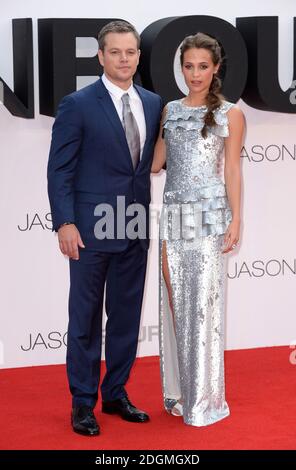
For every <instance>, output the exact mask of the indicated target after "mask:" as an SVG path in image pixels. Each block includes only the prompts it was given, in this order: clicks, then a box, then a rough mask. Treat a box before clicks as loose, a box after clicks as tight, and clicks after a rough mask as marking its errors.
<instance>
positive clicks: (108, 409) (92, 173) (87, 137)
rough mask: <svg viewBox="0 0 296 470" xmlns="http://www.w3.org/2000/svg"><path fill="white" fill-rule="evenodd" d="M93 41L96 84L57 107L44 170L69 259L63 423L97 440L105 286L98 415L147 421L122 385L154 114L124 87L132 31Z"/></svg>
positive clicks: (133, 332) (132, 328) (122, 26)
mask: <svg viewBox="0 0 296 470" xmlns="http://www.w3.org/2000/svg"><path fill="white" fill-rule="evenodd" d="M98 40H99V53H98V56H99V61H100V63H101V65H102V66H103V67H104V74H103V76H102V77H101V79H100V80H98V81H97V82H95V83H94V84H92V85H90V86H87V87H85V88H83V89H81V90H79V91H77V92H74V93H72V94H70V95H69V96H66V97H65V98H63V100H62V101H61V103H60V106H59V108H58V112H57V116H56V120H55V123H54V126H53V131H52V142H51V148H50V155H49V163H48V192H49V199H50V205H51V210H52V220H53V228H54V230H55V231H57V232H58V240H59V246H60V250H61V252H62V253H63V254H64V255H67V256H68V257H69V259H70V295H69V325H68V346H67V374H68V380H69V386H70V390H71V394H72V414H71V422H72V427H73V430H74V431H75V432H78V433H80V434H85V435H97V434H99V432H100V430H99V425H98V423H97V420H96V417H95V415H94V412H93V409H94V407H95V405H96V402H97V399H98V384H99V380H100V364H101V345H102V307H103V296H104V289H105V286H106V314H107V324H106V340H105V356H106V368H107V372H106V375H105V377H104V379H103V382H102V385H101V395H102V411H103V412H104V413H109V414H118V415H120V416H121V418H123V419H125V420H127V421H132V422H139V423H143V422H146V421H148V420H149V417H148V415H147V414H146V413H145V412H143V411H141V410H139V409H137V408H136V407H135V406H134V405H133V404H132V403H131V401H130V400H129V398H128V395H127V392H126V390H125V384H126V382H127V380H128V377H129V373H130V370H131V367H132V365H133V362H134V360H135V357H136V350H137V343H138V333H139V324H140V314H141V307H142V299H143V291H144V281H145V273H146V263H147V251H148V247H149V203H150V169H151V163H152V156H153V148H154V144H155V140H156V137H157V133H158V128H159V121H160V115H161V108H162V105H161V98H160V97H159V96H158V95H156V94H154V93H151V92H150V91H148V90H145V89H143V88H141V87H139V86H137V85H134V84H133V82H132V78H133V75H134V74H135V72H136V69H137V65H138V62H139V56H140V50H139V45H140V37H139V34H138V33H137V31H136V30H135V28H134V27H133V26H132V25H131V24H130V23H127V22H125V21H113V22H111V23H109V24H107V25H106V26H105V27H104V28H103V29H102V30H101V31H100V33H99V38H98ZM119 200H120V204H119V205H120V207H119V205H118V201H119ZM122 201H124V202H122ZM137 205H138V206H137ZM139 206H140V207H141V208H142V209H143V210H144V214H145V215H144V217H143V210H142V212H141V211H140V212H141V214H142V216H141V217H140V218H138V219H136V220H137V223H136V224H134V223H132V227H133V228H134V231H133V230H127V228H128V226H129V223H130V222H133V219H132V214H133V213H134V214H135V213H136V212H135V207H139ZM106 207H107V208H111V211H108V210H107V209H106ZM123 209H124V211H125V212H124V218H123V216H122V213H123ZM110 214H111V215H110ZM112 214H113V215H114V217H113V220H111V219H112ZM127 214H128V215H127ZM107 215H108V217H107ZM101 222H103V223H102V224H101V225H98V224H100V223H101ZM109 223H110V224H112V223H114V227H113V229H112V227H111V230H109V229H108V230H107V229H106V230H105V234H107V235H106V236H105V237H104V236H102V228H103V227H104V226H105V228H106V226H107V225H108V224H109ZM135 230H136V232H137V233H138V236H137V233H136V236H134V233H135ZM113 232H114V236H113ZM110 233H111V235H112V236H110ZM131 233H132V234H131ZM143 233H144V236H143ZM130 234H131V235H130ZM140 234H141V236H140Z"/></svg>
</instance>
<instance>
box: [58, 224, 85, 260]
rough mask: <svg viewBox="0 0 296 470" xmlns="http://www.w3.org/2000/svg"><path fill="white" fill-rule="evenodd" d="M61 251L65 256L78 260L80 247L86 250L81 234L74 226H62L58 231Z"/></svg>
mask: <svg viewBox="0 0 296 470" xmlns="http://www.w3.org/2000/svg"><path fill="white" fill-rule="evenodd" d="M58 238H59V245H60V250H61V252H62V253H63V255H66V256H69V258H72V259H75V260H78V259H79V252H78V247H80V248H85V245H84V244H83V241H82V240H81V237H80V233H79V232H78V230H77V228H76V226H75V225H74V224H69V225H62V227H60V228H59V230H58Z"/></svg>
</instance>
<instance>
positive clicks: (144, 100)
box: [134, 85, 152, 169]
mask: <svg viewBox="0 0 296 470" xmlns="http://www.w3.org/2000/svg"><path fill="white" fill-rule="evenodd" d="M134 87H135V88H136V90H137V92H138V93H139V96H140V98H141V101H142V104H143V110H144V116H145V121H146V139H145V144H144V148H143V153H142V158H141V161H140V163H139V165H138V168H139V167H140V166H141V164H142V163H143V162H144V160H145V157H146V153H147V145H148V141H149V138H150V134H151V130H152V119H151V107H150V100H148V99H147V95H146V93H145V90H143V88H141V87H139V86H138V85H134ZM138 168H137V169H138Z"/></svg>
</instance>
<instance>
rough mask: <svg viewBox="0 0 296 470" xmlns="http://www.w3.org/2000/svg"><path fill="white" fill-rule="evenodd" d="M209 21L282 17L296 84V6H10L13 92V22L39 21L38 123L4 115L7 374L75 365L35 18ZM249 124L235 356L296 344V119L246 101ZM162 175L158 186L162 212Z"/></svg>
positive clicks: (147, 351)
mask: <svg viewBox="0 0 296 470" xmlns="http://www.w3.org/2000/svg"><path fill="white" fill-rule="evenodd" d="M199 14H206V15H212V16H217V17H220V18H223V19H224V20H226V21H228V22H230V23H232V24H233V25H235V18H236V17H239V16H260V15H262V16H271V15H275V16H279V51H280V55H279V80H280V84H281V86H282V87H283V89H286V88H288V87H289V86H290V84H291V81H292V79H293V76H292V69H293V16H295V14H296V8H295V4H294V0H285V1H284V2H281V3H279V2H278V1H277V0H270V1H269V2H261V3H258V1H257V0H249V1H248V2H247V3H246V2H237V1H234V0H233V1H231V2H220V1H219V0H209V1H207V2H204V3H203V4H201V3H199V4H198V6H197V3H196V1H194V0H187V2H186V3H183V4H181V2H179V1H170V2H157V1H156V0H151V1H150V2H138V3H136V4H135V2H134V0H125V2H121V1H120V0H111V1H110V2H106V3H102V2H100V3H99V2H96V1H95V0H84V2H83V3H81V4H73V2H72V1H70V0H67V1H64V2H60V0H51V2H48V3H45V2H39V1H38V0H27V1H26V2H23V1H22V0H11V1H10V2H6V1H3V0H1V18H0V43H1V54H0V76H1V77H2V78H3V79H4V80H5V81H6V82H7V83H8V85H9V86H10V87H11V88H12V86H13V75H12V71H13V65H12V64H13V58H12V26H11V20H12V18H24V17H31V18H32V19H33V35H34V75H35V100H36V116H35V119H33V120H26V119H20V118H16V117H13V116H12V115H10V114H9V112H8V111H7V109H6V108H5V107H4V106H0V165H1V171H0V216H1V284H0V285H1V296H0V315H1V325H0V364H1V367H18V366H28V365H36V364H55V363H63V362H64V361H65V342H66V338H65V333H66V329H67V297H68V286H69V279H68V263H67V261H66V260H65V259H64V258H63V256H62V255H60V253H59V252H58V245H57V239H56V237H55V236H54V235H53V234H52V232H51V223H50V215H49V212H50V210H49V203H48V200H47V192H46V165H47V158H48V149H49V144H50V132H51V126H52V123H53V119H52V118H48V117H45V116H41V115H39V108H38V99H39V97H38V43H37V18H59V17H67V18H75V17H77V18H104V17H105V18H112V17H117V18H123V19H126V20H128V21H130V22H132V23H133V24H134V25H135V26H136V27H137V29H138V30H139V32H141V31H142V30H143V29H144V28H145V27H147V26H148V25H149V24H150V23H152V22H154V21H156V20H158V19H160V18H164V17H168V16H183V15H199ZM239 104H240V106H241V108H242V109H243V111H244V113H245V116H246V120H247V125H248V129H247V135H246V142H245V147H244V149H243V152H242V169H243V177H244V188H243V196H244V197H243V233H242V238H241V247H240V249H239V251H238V252H237V253H236V254H232V255H231V256H230V257H229V266H228V276H229V279H228V286H227V287H228V288H227V316H226V339H227V342H226V346H227V349H239V348H252V347H260V346H272V345H284V344H290V343H291V342H293V341H294V340H295V338H296V316H295V310H296V309H295V307H296V296H295V273H296V255H295V240H296V221H295V208H294V205H295V201H296V184H295V165H296V161H295V159H296V142H295V135H296V133H295V131H296V115H288V114H281V113H271V112H263V111H257V110H255V109H252V108H250V107H249V106H247V105H246V104H245V103H244V102H242V101H240V103H239ZM163 183H164V173H163V174H162V175H159V176H154V177H153V201H154V202H155V203H160V202H161V194H162V189H163ZM157 269H158V244H157V241H153V242H152V246H151V250H150V257H149V266H148V275H147V282H146V291H145V298H144V308H143V316H142V327H141V334H140V341H139V349H138V355H139V356H147V355H156V354H158V336H157V324H158V281H157V276H158V274H157Z"/></svg>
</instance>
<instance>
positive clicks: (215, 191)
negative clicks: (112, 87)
mask: <svg viewBox="0 0 296 470" xmlns="http://www.w3.org/2000/svg"><path fill="white" fill-rule="evenodd" d="M233 105H234V104H233V103H230V102H228V101H223V103H222V105H221V106H220V107H219V108H217V109H216V110H215V111H214V118H215V122H216V125H215V126H213V127H208V128H207V137H206V138H203V137H202V135H201V130H202V128H203V126H204V116H205V113H206V111H207V107H206V106H199V107H188V106H186V105H184V104H183V103H182V101H181V100H176V101H171V102H169V103H168V104H167V113H166V117H165V121H164V124H163V129H164V138H165V142H166V149H167V176H166V184H165V189H164V200H163V202H164V205H170V204H184V203H189V202H197V203H198V204H199V207H200V210H201V212H202V214H201V215H202V218H201V220H202V226H201V227H200V233H201V235H203V236H207V235H209V234H221V233H224V232H225V230H226V228H227V226H228V224H229V223H230V221H231V211H230V208H229V204H228V200H227V196H226V191H225V184H224V181H223V179H222V176H221V174H219V172H218V168H221V166H222V165H221V163H222V162H221V161H220V160H221V157H222V151H223V148H224V137H227V136H228V135H229V130H228V118H227V111H229V109H230V108H231V107H232V106H233ZM191 215H192V214H191ZM186 218H187V220H188V221H189V219H190V220H191V222H189V225H190V226H191V228H192V226H193V225H192V224H193V222H192V220H193V219H192V217H189V218H188V216H186ZM195 220H197V219H195Z"/></svg>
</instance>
